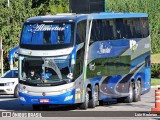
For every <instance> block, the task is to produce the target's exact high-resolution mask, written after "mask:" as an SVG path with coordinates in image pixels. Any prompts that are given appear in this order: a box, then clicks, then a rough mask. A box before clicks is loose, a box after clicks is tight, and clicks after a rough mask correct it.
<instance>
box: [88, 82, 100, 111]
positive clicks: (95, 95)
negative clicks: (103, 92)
mask: <svg viewBox="0 0 160 120" xmlns="http://www.w3.org/2000/svg"><path fill="white" fill-rule="evenodd" d="M98 89H99V88H98V85H96V86H95V87H94V92H93V95H92V98H91V99H90V100H89V103H88V107H89V108H95V107H96V106H97V105H98V97H99V90H98Z"/></svg>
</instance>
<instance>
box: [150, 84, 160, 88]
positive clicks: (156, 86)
mask: <svg viewBox="0 0 160 120" xmlns="http://www.w3.org/2000/svg"><path fill="white" fill-rule="evenodd" d="M151 88H160V85H155V86H151Z"/></svg>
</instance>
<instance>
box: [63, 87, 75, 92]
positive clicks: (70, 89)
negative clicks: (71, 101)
mask: <svg viewBox="0 0 160 120" xmlns="http://www.w3.org/2000/svg"><path fill="white" fill-rule="evenodd" d="M72 90H73V88H67V89H64V90H62V91H61V92H62V93H66V92H70V91H72Z"/></svg>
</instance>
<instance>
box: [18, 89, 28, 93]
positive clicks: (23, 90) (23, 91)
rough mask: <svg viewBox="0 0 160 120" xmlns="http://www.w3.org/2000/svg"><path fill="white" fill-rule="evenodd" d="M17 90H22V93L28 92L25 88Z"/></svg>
mask: <svg viewBox="0 0 160 120" xmlns="http://www.w3.org/2000/svg"><path fill="white" fill-rule="evenodd" d="M19 92H22V93H28V91H27V90H25V89H19Z"/></svg>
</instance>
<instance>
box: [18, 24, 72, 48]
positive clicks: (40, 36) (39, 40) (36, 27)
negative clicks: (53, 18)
mask: <svg viewBox="0 0 160 120" xmlns="http://www.w3.org/2000/svg"><path fill="white" fill-rule="evenodd" d="M73 30H74V25H73V23H57V24H56V23H50V24H48V23H47V24H44V23H42V24H35V23H34V24H24V26H23V30H22V34H21V42H20V46H21V47H22V48H23V47H24V48H28V49H30V48H32V49H45V48H47V49H49V48H50V49H54V48H55V46H58V48H61V47H62V48H63V47H66V46H72V45H73ZM35 46H36V47H35ZM48 46H50V47H48ZM56 49H57V48H56Z"/></svg>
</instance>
